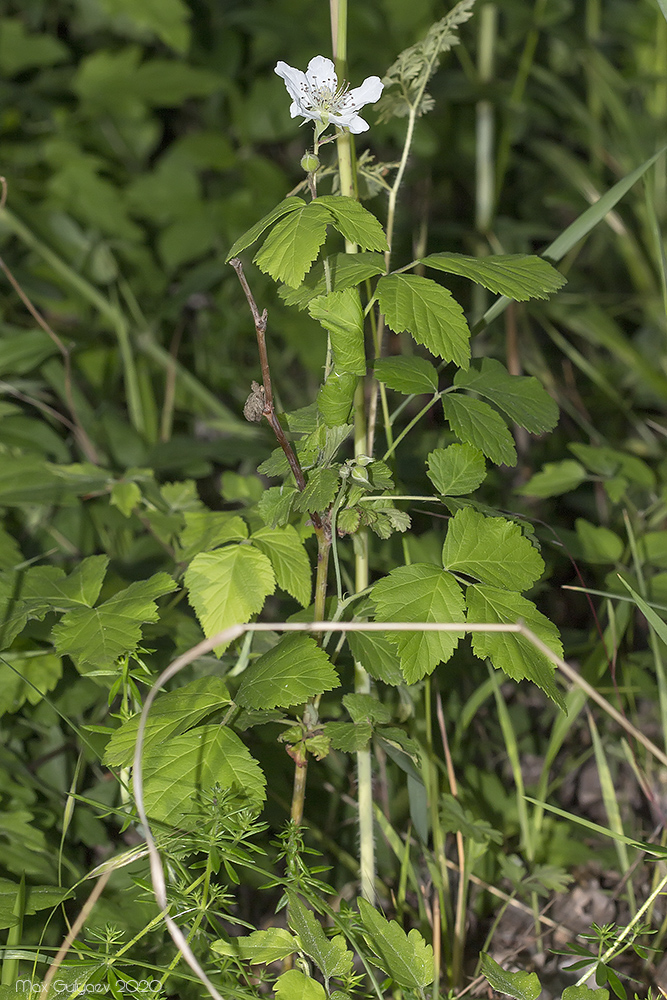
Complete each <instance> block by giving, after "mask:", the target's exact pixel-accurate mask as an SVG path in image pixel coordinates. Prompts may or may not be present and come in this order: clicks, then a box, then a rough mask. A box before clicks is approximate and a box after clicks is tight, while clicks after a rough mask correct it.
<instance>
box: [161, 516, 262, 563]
mask: <svg viewBox="0 0 667 1000" xmlns="http://www.w3.org/2000/svg"><path fill="white" fill-rule="evenodd" d="M183 519H184V521H185V527H184V529H183V531H182V532H181V534H180V536H179V539H178V542H179V552H178V558H179V560H182V561H183V562H187V561H188V560H190V559H194V557H195V556H196V555H199V553H200V552H207V551H208V550H209V549H215V548H217V547H218V546H219V545H224V543H225V542H240V541H243V540H244V539H245V538H247V537H248V526H247V525H246V523H245V521H244V520H243V518H242V517H239V516H238V514H231V513H228V512H227V511H222V510H192V511H185V513H184V514H183Z"/></svg>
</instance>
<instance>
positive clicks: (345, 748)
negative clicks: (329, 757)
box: [322, 722, 373, 753]
mask: <svg viewBox="0 0 667 1000" xmlns="http://www.w3.org/2000/svg"><path fill="white" fill-rule="evenodd" d="M322 732H323V733H324V735H325V736H326V738H327V739H328V740H329V743H330V745H331V747H332V748H333V749H334V750H340V751H341V753H358V752H359V751H360V750H367V749H368V744H369V743H370V740H371V736H372V735H373V727H372V726H371V724H370V723H369V722H327V723H325V725H324V727H323V729H322Z"/></svg>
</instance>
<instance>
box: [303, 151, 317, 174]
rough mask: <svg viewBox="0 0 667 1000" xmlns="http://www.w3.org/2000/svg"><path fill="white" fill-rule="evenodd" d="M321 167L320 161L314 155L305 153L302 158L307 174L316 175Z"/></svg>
mask: <svg viewBox="0 0 667 1000" xmlns="http://www.w3.org/2000/svg"><path fill="white" fill-rule="evenodd" d="M319 165H320V161H319V160H318V158H317V157H316V156H315V154H314V153H304V154H303V156H302V157H301V166H302V168H303V169H304V170H305V171H306V173H307V174H314V173H315V171H316V170H317V168H318V167H319Z"/></svg>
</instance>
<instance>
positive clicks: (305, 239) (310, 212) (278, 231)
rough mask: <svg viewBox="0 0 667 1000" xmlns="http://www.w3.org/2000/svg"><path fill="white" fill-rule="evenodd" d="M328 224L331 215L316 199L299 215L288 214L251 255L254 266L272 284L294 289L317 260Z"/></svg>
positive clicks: (295, 213)
mask: <svg viewBox="0 0 667 1000" xmlns="http://www.w3.org/2000/svg"><path fill="white" fill-rule="evenodd" d="M330 222H331V212H329V211H328V209H326V208H325V207H324V205H321V204H320V199H319V198H318V199H317V201H311V202H310V204H309V205H306V207H305V208H304V209H303V210H302V211H300V212H290V214H289V215H286V216H283V218H282V219H280V221H279V222H277V223H276V225H275V226H274V227H273V229H272V230H271V232H270V233H269V235H268V236H267V238H266V239H265V241H264V245H263V247H262V249H261V250H260V251H259V252H258V253H257V254H256V255H255V258H254V260H255V264H257V267H258V268H259V269H260V271H264V272H265V274H270V275H271V277H272V278H273V280H274V281H284V282H285V284H286V285H290V287H292V288H296V287H297V285H300V284H301V282H302V281H303V279H304V276H305V274H306V272H307V271H309V270H310V267H311V265H312V263H313V261H314V260H315V258H316V257H317V254H318V251H319V249H320V247H321V246H322V244H323V243H324V241H325V239H326V235H327V225H328V224H329V223H330Z"/></svg>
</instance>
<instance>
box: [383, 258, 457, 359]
mask: <svg viewBox="0 0 667 1000" xmlns="http://www.w3.org/2000/svg"><path fill="white" fill-rule="evenodd" d="M376 293H377V296H378V300H379V302H380V308H381V309H382V312H383V313H384V317H385V321H386V323H387V326H388V327H389V328H390V329H391V330H393V331H394V333H402V332H403V330H407V331H408V332H409V333H410V334H411V335H412V337H413V338H414V339H415V340H416V341H417V343H418V344H423V345H424V347H427V348H428V349H429V351H430V352H431V353H432V354H435V355H436V356H437V357H439V358H443V359H444V360H445V361H453V362H454V363H455V364H457V365H458V366H459V368H467V367H468V364H469V363H470V330H469V329H468V324H467V323H466V321H465V316H464V315H463V310H462V309H461V306H460V305H459V304H458V302H457V301H456V299H454V297H453V296H452V294H451V292H450V291H449V290H448V289H447V288H443V286H442V285H439V284H438V283H437V282H436V281H432V280H431V279H430V278H422V277H420V276H419V275H415V274H389V275H387V276H386V277H384V278H380V280H379V281H378V283H377V288H376Z"/></svg>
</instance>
